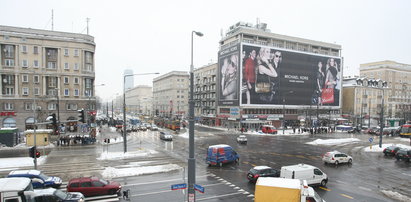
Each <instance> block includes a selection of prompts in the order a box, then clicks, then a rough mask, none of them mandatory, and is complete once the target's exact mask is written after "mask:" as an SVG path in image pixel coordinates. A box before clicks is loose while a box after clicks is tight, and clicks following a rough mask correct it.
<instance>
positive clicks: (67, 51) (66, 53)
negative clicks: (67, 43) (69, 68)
mask: <svg viewBox="0 0 411 202" xmlns="http://www.w3.org/2000/svg"><path fill="white" fill-rule="evenodd" d="M68 55H69V50H68V49H67V48H65V49H64V56H68Z"/></svg>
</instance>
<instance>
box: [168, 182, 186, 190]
mask: <svg viewBox="0 0 411 202" xmlns="http://www.w3.org/2000/svg"><path fill="white" fill-rule="evenodd" d="M179 189H187V184H186V183H184V184H173V185H171V190H179Z"/></svg>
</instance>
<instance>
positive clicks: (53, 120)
mask: <svg viewBox="0 0 411 202" xmlns="http://www.w3.org/2000/svg"><path fill="white" fill-rule="evenodd" d="M51 122H52V123H53V125H54V126H56V125H57V118H56V114H54V113H53V114H51Z"/></svg>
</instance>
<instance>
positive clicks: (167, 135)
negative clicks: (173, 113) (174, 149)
mask: <svg viewBox="0 0 411 202" xmlns="http://www.w3.org/2000/svg"><path fill="white" fill-rule="evenodd" d="M160 139H161V140H167V141H172V140H173V135H171V134H170V133H168V132H160Z"/></svg>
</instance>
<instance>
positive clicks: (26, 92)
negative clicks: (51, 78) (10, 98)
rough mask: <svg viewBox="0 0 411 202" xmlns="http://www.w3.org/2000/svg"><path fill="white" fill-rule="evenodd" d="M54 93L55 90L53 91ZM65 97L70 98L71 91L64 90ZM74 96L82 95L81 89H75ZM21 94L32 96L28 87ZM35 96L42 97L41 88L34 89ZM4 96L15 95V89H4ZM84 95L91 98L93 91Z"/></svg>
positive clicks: (88, 91) (87, 91)
mask: <svg viewBox="0 0 411 202" xmlns="http://www.w3.org/2000/svg"><path fill="white" fill-rule="evenodd" d="M53 91H54V89H53ZM63 92H64V96H70V89H68V88H65V89H64V91H63ZM73 92H74V96H79V95H80V90H79V89H74V90H73ZM21 94H22V95H29V94H30V90H29V88H28V87H22V88H21ZM33 94H34V95H40V88H39V87H34V88H33ZM49 94H51V95H53V93H49ZM3 95H14V87H4V88H3ZM84 95H86V96H89V95H91V90H86V91H85V92H84Z"/></svg>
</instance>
